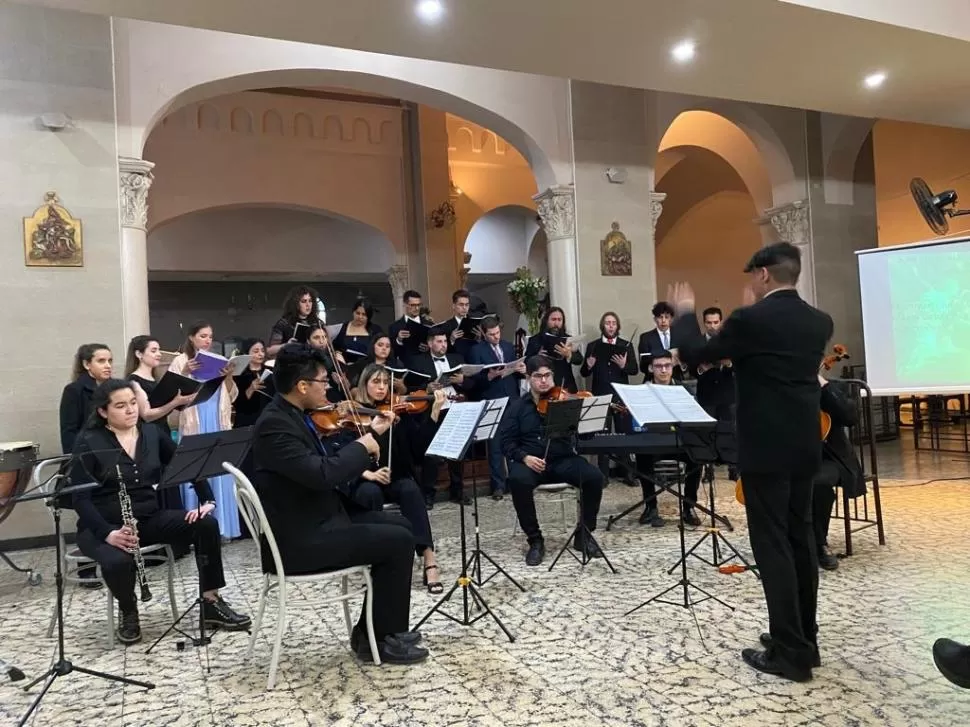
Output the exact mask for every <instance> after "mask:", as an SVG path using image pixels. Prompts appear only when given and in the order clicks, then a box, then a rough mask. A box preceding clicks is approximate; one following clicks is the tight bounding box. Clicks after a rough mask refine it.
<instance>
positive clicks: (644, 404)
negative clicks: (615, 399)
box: [613, 384, 677, 424]
mask: <svg viewBox="0 0 970 727" xmlns="http://www.w3.org/2000/svg"><path fill="white" fill-rule="evenodd" d="M656 388H660V387H657V386H655V385H654V384H613V389H614V390H615V391H616V393H617V395H619V397H620V400H621V401H622V402H623V403H624V404H625V405H626V408H627V409H629V410H630V414H631V415H632V416H633V418H634V419H636V420H637V423H639V424H670V423H672V422H675V421H677V420H676V419H675V418H674V417H673V415H672V414H671V413H670V412H669V411H668V410H667V407H665V406H664V405H663V403H662V402H661V401H660V399H658V398H657V395H656V394H655V393H654V392H653V389H656ZM668 388H673V387H668Z"/></svg>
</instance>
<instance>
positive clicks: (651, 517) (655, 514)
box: [640, 507, 664, 528]
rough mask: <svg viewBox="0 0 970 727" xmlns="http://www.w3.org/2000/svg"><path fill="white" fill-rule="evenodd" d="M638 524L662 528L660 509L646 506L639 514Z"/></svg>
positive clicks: (662, 521) (662, 520)
mask: <svg viewBox="0 0 970 727" xmlns="http://www.w3.org/2000/svg"><path fill="white" fill-rule="evenodd" d="M640 524H641V525H648V524H649V525H650V526H651V527H654V528H662V527H663V526H664V519H663V518H662V517H660V511H659V510H657V508H655V507H648V508H647V509H646V510H644V511H643V512H642V513H641V514H640Z"/></svg>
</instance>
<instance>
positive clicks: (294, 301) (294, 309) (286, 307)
mask: <svg viewBox="0 0 970 727" xmlns="http://www.w3.org/2000/svg"><path fill="white" fill-rule="evenodd" d="M304 295H309V296H310V297H311V298H313V306H312V307H311V308H310V314H309V315H308V316H307V317H306V319H307V320H308V321H315V320H316V319H317V305H318V304H319V303H320V295H319V294H318V293H317V291H315V290H314V289H313V288H311V287H309V286H308V285H298V286H296V287H295V288H290V290H289V292H288V293H287V294H286V297H285V298H284V299H283V319H284V320H285V321H286V322H287V323H289V324H290V325H291V326H292V325H293V324H294V323H296V322H297V321H298V320H300V298H302V297H303V296H304Z"/></svg>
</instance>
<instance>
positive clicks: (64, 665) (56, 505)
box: [11, 463, 155, 727]
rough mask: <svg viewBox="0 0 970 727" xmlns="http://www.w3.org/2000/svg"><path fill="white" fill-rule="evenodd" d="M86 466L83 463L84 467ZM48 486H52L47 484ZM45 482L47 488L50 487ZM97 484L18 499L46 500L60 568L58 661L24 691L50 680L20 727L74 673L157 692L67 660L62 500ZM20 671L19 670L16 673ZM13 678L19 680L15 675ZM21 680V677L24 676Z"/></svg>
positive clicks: (56, 582)
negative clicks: (60, 680)
mask: <svg viewBox="0 0 970 727" xmlns="http://www.w3.org/2000/svg"><path fill="white" fill-rule="evenodd" d="M82 466H83V463H82ZM53 477H58V478H63V479H66V476H65V475H62V474H60V473H57V474H55V475H53ZM47 482H50V480H48V481H47ZM47 482H45V483H44V484H47ZM100 486H101V485H100V483H98V482H86V483H82V484H78V485H71V486H69V487H61V488H57V487H55V489H54V492H52V493H47V492H28V493H25V494H23V495H20V496H19V497H17V498H15V501H16V502H27V501H29V500H46V501H47V502H46V503H45V504H46V505H47V506H48V507H49V508H51V511H52V512H53V514H54V543H55V547H56V558H57V565H56V570H55V571H54V587H55V589H56V593H57V612H56V613H57V660H56V661H55V662H54V663H53V664H52V665H51V667H50V669H48V670H47V671H46V672H44V673H43V674H41V675H40V676H39V677H37V678H36V679H34V680H33V681H32V682H30V683H29V684H27V685H26V686H25V687H24V691H25V692H26V691H30V689H31V688H32V687H33V686H34V685H35V684H38V683H39V682H41V681H43V680H45V679H46V680H47V681H45V682H44V688H43V689H41V690H40V694H38V695H37V698H36V699H34V701H33V702H32V703H31V705H30V707H28V708H27V711H26V712H25V713H24V716H23V717H21V718H20V722H18V723H17V725H18V727H23V725H25V724H27V720H28V719H30V715H31V714H33V713H34V710H36V709H37V707H38V706H40V702H41V700H42V699H43V698H44V695H45V694H47V691H48V690H49V689H50V688H51V686H52V685H53V684H54V682H55V680H56V679H57V678H58V677H63V676H67V675H68V674H71V673H72V672H81V673H82V674H87V675H89V676H93V677H99V678H100V679H107V680H108V681H112V682H121V683H122V684H130V685H132V686H135V687H144V688H145V689H154V688H155V685H154V684H152V683H151V682H142V681H138V680H136V679H129V678H128V677H123V676H118V675H116V674H108V673H106V672H103V671H95V670H94V669H87V668H85V667H83V666H78V665H77V664H74V663H72V662H71V661H69V660H68V659H67V658H65V656H64V572H63V570H62V569H61V562H62V560H63V557H64V556H63V553H61V507H60V506H61V502H62V501H61V500H60V498H62V497H66V496H68V495H73V494H74V493H75V492H85V491H87V490H94V489H96V488H98V487H100ZM17 671H19V669H18V670H17ZM11 676H16V674H12V675H11ZM21 676H22V674H21Z"/></svg>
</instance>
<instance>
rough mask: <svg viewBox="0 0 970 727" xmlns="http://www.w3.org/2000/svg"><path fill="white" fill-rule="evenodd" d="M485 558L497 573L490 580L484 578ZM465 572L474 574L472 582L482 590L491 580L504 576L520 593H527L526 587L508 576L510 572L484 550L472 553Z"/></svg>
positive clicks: (479, 549) (480, 549)
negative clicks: (483, 561) (483, 562)
mask: <svg viewBox="0 0 970 727" xmlns="http://www.w3.org/2000/svg"><path fill="white" fill-rule="evenodd" d="M483 558H484V559H485V560H487V561H488V562H489V563H490V564H491V566H492V567H493V568H494V569H495V572H494V573H492V574H491V575H490V576H489V577H488V578H482V559H483ZM465 570H466V571H467V572H469V573H471V574H472V576H471V577H472V581H473V582H474V583H475V585H477V586H478V587H479V588H481V587H482V586H484V585H485V584H486V583H488V582H489V581H490V580H492V579H493V578H495V576H498V575H502V576H504V577H505V578H506V579H507V580H508V581H509V582H510V583H511V584H512V585H513V586H515V587H516V588H518V589H519V590H520V591H522V592H523V593H525V587H524V586H523V585H522V584H521V583H519V582H518V581H517V580H515V579H514V578H513V577H512V576H510V575H509V574H508V571H506V570H505V569H504V568H503V567H502V566H500V565H499V564H498V563H497V562H496V561H495V559H494V558H493V557H492V556H490V555H489V554H488V553H486V552H485V550H484V549H482V548H475V549H474V550H473V551H472V552H471V555H469V556H468V562H467V563H465ZM476 573H477V574H478V575H477V577H476V576H475V574H476Z"/></svg>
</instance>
